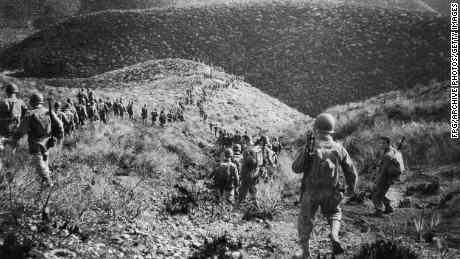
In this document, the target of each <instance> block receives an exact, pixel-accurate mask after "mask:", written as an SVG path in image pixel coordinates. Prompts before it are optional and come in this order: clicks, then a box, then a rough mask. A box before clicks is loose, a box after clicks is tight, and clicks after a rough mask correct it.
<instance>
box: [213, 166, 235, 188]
mask: <svg viewBox="0 0 460 259" xmlns="http://www.w3.org/2000/svg"><path fill="white" fill-rule="evenodd" d="M231 166H232V163H231V162H222V163H220V164H219V166H218V167H217V168H216V170H215V172H214V183H215V185H216V187H217V188H219V189H231V188H232V184H233V175H232V171H231Z"/></svg>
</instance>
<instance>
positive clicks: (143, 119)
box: [141, 104, 149, 124]
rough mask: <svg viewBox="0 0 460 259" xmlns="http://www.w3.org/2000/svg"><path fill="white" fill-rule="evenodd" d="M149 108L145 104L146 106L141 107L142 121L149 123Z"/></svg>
mask: <svg viewBox="0 0 460 259" xmlns="http://www.w3.org/2000/svg"><path fill="white" fill-rule="evenodd" d="M148 114H149V112H148V110H147V105H146V104H144V106H142V109H141V117H142V123H143V124H147V117H148Z"/></svg>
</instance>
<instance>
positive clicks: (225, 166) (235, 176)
mask: <svg viewBox="0 0 460 259" xmlns="http://www.w3.org/2000/svg"><path fill="white" fill-rule="evenodd" d="M232 157H233V151H232V149H230V148H228V149H226V150H225V151H224V159H223V161H222V162H221V163H219V165H218V167H217V168H216V169H215V171H214V174H213V178H214V184H215V186H216V188H217V192H218V193H217V195H218V197H219V200H222V199H225V200H228V201H230V202H236V200H235V198H236V197H237V195H236V194H237V188H238V185H239V172H238V166H237V165H236V164H235V163H233V162H232Z"/></svg>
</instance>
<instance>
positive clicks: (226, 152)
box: [224, 148, 233, 158]
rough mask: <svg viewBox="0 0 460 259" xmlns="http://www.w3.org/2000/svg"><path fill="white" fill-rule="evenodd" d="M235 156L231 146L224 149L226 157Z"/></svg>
mask: <svg viewBox="0 0 460 259" xmlns="http://www.w3.org/2000/svg"><path fill="white" fill-rule="evenodd" d="M232 156H233V151H232V149H231V148H227V149H225V151H224V157H225V158H231V157H232Z"/></svg>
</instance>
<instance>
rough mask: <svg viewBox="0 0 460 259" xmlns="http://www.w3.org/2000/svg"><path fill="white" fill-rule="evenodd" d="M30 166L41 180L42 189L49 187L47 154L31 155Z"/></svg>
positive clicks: (49, 173)
mask: <svg viewBox="0 0 460 259" xmlns="http://www.w3.org/2000/svg"><path fill="white" fill-rule="evenodd" d="M32 164H33V167H34V168H35V172H36V173H37V175H38V176H39V177H40V178H41V185H42V187H51V177H50V175H51V172H50V169H49V165H48V156H47V154H41V153H35V154H32Z"/></svg>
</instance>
